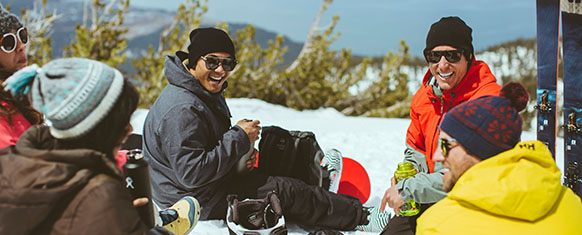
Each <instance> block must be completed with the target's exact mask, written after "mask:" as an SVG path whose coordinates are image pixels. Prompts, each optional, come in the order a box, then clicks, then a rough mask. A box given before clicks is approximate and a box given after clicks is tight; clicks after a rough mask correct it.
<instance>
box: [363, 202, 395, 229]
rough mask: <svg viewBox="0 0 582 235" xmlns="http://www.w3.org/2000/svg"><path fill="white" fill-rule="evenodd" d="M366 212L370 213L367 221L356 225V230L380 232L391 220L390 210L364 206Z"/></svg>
mask: <svg viewBox="0 0 582 235" xmlns="http://www.w3.org/2000/svg"><path fill="white" fill-rule="evenodd" d="M363 209H364V210H365V213H367V214H368V216H367V217H366V221H363V222H362V224H361V225H358V226H356V230H358V231H363V232H371V233H380V232H382V230H383V229H384V227H386V225H387V224H388V221H390V212H388V211H384V212H381V211H380V209H378V208H376V207H364V208H363Z"/></svg>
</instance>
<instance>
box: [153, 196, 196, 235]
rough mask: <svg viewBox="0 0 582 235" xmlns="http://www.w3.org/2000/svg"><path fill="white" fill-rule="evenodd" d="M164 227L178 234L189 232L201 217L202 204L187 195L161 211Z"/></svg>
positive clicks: (183, 234)
mask: <svg viewBox="0 0 582 235" xmlns="http://www.w3.org/2000/svg"><path fill="white" fill-rule="evenodd" d="M159 214H160V218H161V219H162V227H164V228H165V229H167V230H169V231H170V232H172V233H174V234H176V235H185V234H188V233H189V232H190V231H192V229H193V228H194V226H196V223H198V218H200V204H199V203H198V200H196V198H194V197H190V196H186V197H183V198H182V199H180V200H179V201H178V202H176V203H175V204H174V205H172V207H170V208H168V209H165V210H162V211H160V212H159Z"/></svg>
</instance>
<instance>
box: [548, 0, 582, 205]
mask: <svg viewBox="0 0 582 235" xmlns="http://www.w3.org/2000/svg"><path fill="white" fill-rule="evenodd" d="M561 10H562V40H563V53H564V59H563V61H564V125H563V129H564V176H565V179H564V184H565V185H566V186H568V187H570V188H571V189H572V190H573V191H574V193H576V194H577V195H578V196H581V197H582V179H580V175H581V174H582V133H581V131H580V123H581V120H582V90H581V89H582V3H581V0H562V1H561ZM538 42H539V41H538ZM538 79H539V78H538Z"/></svg>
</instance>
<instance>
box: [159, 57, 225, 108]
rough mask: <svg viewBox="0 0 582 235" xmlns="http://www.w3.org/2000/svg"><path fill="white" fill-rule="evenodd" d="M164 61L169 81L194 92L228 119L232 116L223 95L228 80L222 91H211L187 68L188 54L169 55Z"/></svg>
mask: <svg viewBox="0 0 582 235" xmlns="http://www.w3.org/2000/svg"><path fill="white" fill-rule="evenodd" d="M185 56H186V57H185ZM164 63H165V64H164V75H165V76H166V78H167V79H168V83H170V84H171V85H174V86H177V87H181V88H184V89H186V90H188V91H190V92H192V93H194V94H195V95H196V96H197V97H198V98H200V99H201V100H202V101H204V103H206V104H208V107H210V109H212V110H213V111H215V112H218V113H221V114H222V115H224V116H225V117H226V118H227V119H228V118H230V117H231V114H230V110H228V108H226V107H227V106H226V101H225V99H224V96H223V92H224V90H225V89H226V87H228V81H226V82H224V84H223V85H222V90H220V92H218V93H210V92H209V91H207V90H206V89H205V88H204V87H203V86H202V84H201V83H200V80H198V79H197V78H196V77H194V75H192V74H191V73H190V72H189V71H188V70H187V69H186V66H185V65H184V64H187V54H184V53H180V52H178V53H176V55H173V56H167V57H166V61H165V62H164Z"/></svg>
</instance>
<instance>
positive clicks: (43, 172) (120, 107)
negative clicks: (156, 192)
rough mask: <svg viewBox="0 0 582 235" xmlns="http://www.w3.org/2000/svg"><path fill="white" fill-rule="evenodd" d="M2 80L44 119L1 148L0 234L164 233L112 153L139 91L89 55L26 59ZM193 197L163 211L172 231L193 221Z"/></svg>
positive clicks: (183, 228)
mask: <svg viewBox="0 0 582 235" xmlns="http://www.w3.org/2000/svg"><path fill="white" fill-rule="evenodd" d="M3 85H4V86H5V88H6V90H8V91H10V92H11V93H12V94H13V95H15V96H20V95H24V94H26V93H30V99H31V100H32V106H33V107H34V108H35V109H37V110H40V112H41V113H43V114H44V115H45V117H46V120H47V123H48V125H35V126H32V127H30V128H29V129H28V130H27V131H26V132H24V134H23V135H22V136H21V138H20V139H19V140H18V142H16V145H12V146H9V147H7V148H5V149H3V150H1V151H0V178H1V179H2V180H1V181H2V183H1V184H2V187H1V188H2V190H0V201H1V202H2V203H0V221H2V223H0V234H49V233H50V234H146V233H152V234H160V233H163V234H168V231H167V230H166V229H164V228H162V227H155V228H153V229H152V230H151V231H150V229H149V228H148V227H147V226H146V224H144V223H143V222H142V221H141V219H140V217H139V214H138V211H137V210H136V208H135V207H134V206H141V205H144V204H147V203H148V200H147V198H139V199H136V200H133V199H132V196H131V194H130V193H129V190H128V189H126V188H125V187H126V184H125V183H126V182H125V181H124V180H123V174H122V172H121V170H120V169H119V168H118V167H117V166H116V164H115V156H116V155H117V152H118V150H119V148H120V146H121V144H122V142H123V141H124V139H125V138H126V137H127V135H128V134H129V133H130V132H131V130H132V126H131V124H130V122H129V121H130V118H131V115H132V113H133V112H134V111H135V110H136V108H137V104H138V101H139V95H138V93H137V91H136V90H135V88H134V87H133V86H132V85H131V83H129V82H128V81H127V80H126V79H124V78H123V76H122V75H121V73H120V72H119V71H117V70H116V69H114V68H112V67H109V66H108V65H106V64H103V63H101V62H97V61H94V60H89V59H81V58H66V59H57V60H53V61H51V62H49V63H47V64H45V65H44V66H42V67H39V66H38V65H36V64H35V65H31V66H28V67H25V68H23V69H21V70H19V71H18V72H16V73H14V75H12V76H11V77H9V78H8V79H7V80H6V81H5V82H4V83H3ZM195 200H196V199H194V198H184V199H182V200H180V201H179V202H177V203H176V205H174V206H172V208H170V209H168V210H164V211H162V215H165V216H163V217H162V218H161V221H160V223H163V224H162V225H163V226H164V227H165V228H167V229H168V230H169V231H171V232H173V233H175V234H185V233H187V232H188V230H191V228H192V227H193V226H194V225H195V224H196V221H197V217H196V213H197V210H196V207H195V204H196V201H195Z"/></svg>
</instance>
